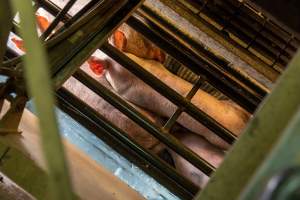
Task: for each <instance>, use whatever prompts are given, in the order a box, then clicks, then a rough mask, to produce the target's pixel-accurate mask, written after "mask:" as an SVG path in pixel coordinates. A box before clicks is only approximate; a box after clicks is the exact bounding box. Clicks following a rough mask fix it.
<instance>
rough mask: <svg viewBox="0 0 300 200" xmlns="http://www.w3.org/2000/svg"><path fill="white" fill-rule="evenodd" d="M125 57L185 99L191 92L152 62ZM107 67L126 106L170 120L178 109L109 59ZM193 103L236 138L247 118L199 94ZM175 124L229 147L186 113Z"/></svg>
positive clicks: (184, 82) (223, 104)
mask: <svg viewBox="0 0 300 200" xmlns="http://www.w3.org/2000/svg"><path fill="white" fill-rule="evenodd" d="M126 55H128V56H129V57H130V58H131V59H132V60H134V61H135V62H136V63H138V64H139V65H140V66H142V67H143V68H144V69H146V70H147V71H149V72H150V73H152V74H153V75H155V76H156V77H157V78H159V79H160V80H162V81H163V82H164V83H166V84H167V85H169V86H170V87H171V88H172V89H174V90H175V91H177V92H178V93H179V94H181V95H183V96H185V95H186V94H187V93H188V92H189V91H190V90H191V88H192V84H190V83H189V82H187V81H185V80H183V79H181V78H179V77H177V76H175V75H174V74H172V73H170V72H169V71H168V70H167V69H166V68H164V66H163V65H162V64H161V63H159V62H157V61H155V60H149V59H143V58H139V57H137V56H135V55H133V54H130V53H127V54H126ZM107 63H108V66H107V67H106V68H107V70H106V73H105V76H106V78H107V80H108V82H109V83H110V84H111V86H112V87H113V88H114V90H115V91H116V92H117V93H118V94H119V95H121V96H123V97H124V98H125V99H126V100H128V101H129V102H132V103H134V104H135V105H138V106H140V107H141V108H144V109H147V110H149V111H151V112H153V113H156V114H158V115H159V116H164V117H170V116H171V115H172V114H173V113H174V112H175V110H176V109H177V107H176V106H175V105H174V104H173V103H171V102H170V101H169V100H167V99H166V98H164V97H163V96H162V95H161V94H159V93H158V92H156V91H154V90H153V89H152V88H151V87H150V86H148V85H147V84H146V83H144V82H143V81H142V80H140V79H138V78H137V77H136V76H134V75H133V74H131V73H130V72H129V71H127V70H126V69H125V68H123V67H122V66H121V65H120V64H118V63H117V62H115V61H114V60H112V59H109V61H108V62H107ZM192 103H194V104H195V105H196V106H197V107H199V108H200V109H202V110H203V111H204V112H206V113H207V114H209V115H210V116H212V117H213V118H215V119H216V120H217V121H219V122H220V123H221V124H223V125H224V126H225V127H226V128H228V129H229V130H231V131H232V132H233V133H235V134H237V135H239V133H240V132H241V130H242V129H243V127H244V126H245V123H246V121H247V118H248V115H247V114H246V113H245V112H243V111H242V110H241V109H239V108H238V107H235V106H233V105H231V104H230V103H229V102H226V101H220V100H218V99H216V98H214V97H213V96H211V95H209V94H208V93H206V92H203V91H201V90H198V92H197V93H196V95H195V96H194V98H193V99H192ZM177 122H178V123H179V124H181V125H182V126H184V127H185V128H187V129H189V130H191V131H192V132H194V133H196V134H199V135H202V136H203V137H204V138H206V139H207V140H208V141H209V142H211V143H212V144H214V145H217V146H218V147H221V148H223V149H227V148H228V147H229V145H228V144H227V143H226V142H224V141H223V140H222V139H221V138H219V137H218V136H217V135H215V134H213V133H212V132H211V131H209V130H208V129H207V128H206V127H205V126H203V125H202V124H201V123H199V122H197V121H196V120H195V119H193V118H192V117H190V116H189V115H188V114H186V113H182V114H181V115H180V117H179V118H178V120H177Z"/></svg>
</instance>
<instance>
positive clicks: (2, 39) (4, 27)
mask: <svg viewBox="0 0 300 200" xmlns="http://www.w3.org/2000/svg"><path fill="white" fill-rule="evenodd" d="M11 19H12V15H11V9H10V4H9V2H8V0H2V1H0V24H1V26H0V67H1V66H2V61H3V57H4V55H5V51H6V42H7V38H8V35H9V31H10V29H11V26H12V21H11Z"/></svg>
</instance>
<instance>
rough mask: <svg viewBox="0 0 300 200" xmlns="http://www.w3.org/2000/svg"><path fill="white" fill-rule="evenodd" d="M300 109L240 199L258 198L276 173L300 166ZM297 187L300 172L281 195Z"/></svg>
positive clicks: (289, 192) (285, 194)
mask: <svg viewBox="0 0 300 200" xmlns="http://www.w3.org/2000/svg"><path fill="white" fill-rule="evenodd" d="M299 130H300V110H298V112H297V114H296V115H295V117H294V118H293V120H292V121H291V122H290V123H289V126H288V127H287V128H286V129H285V131H284V133H283V135H282V138H281V139H280V141H279V143H278V144H277V145H276V147H275V148H274V149H273V151H272V153H271V154H270V156H269V157H268V159H266V161H265V162H264V164H263V165H262V166H261V167H260V169H259V170H258V171H257V173H256V174H255V177H253V178H252V180H251V182H250V184H249V185H248V188H247V189H246V191H245V192H244V194H243V195H242V196H241V198H240V199H244V200H250V199H251V200H252V199H253V200H254V199H257V195H260V193H261V192H262V191H261V190H262V189H265V187H266V182H267V180H269V178H270V177H272V176H273V175H274V174H276V173H278V172H280V171H281V170H285V169H288V168H292V167H296V166H298V167H299V166H300V151H299V147H300V146H299V141H300V134H299ZM295 187H298V188H299V187H300V182H299V173H298V174H295V176H294V178H293V181H292V180H290V181H289V184H285V185H284V188H283V190H282V191H281V192H280V194H279V195H280V196H281V195H283V196H285V197H287V196H289V194H291V190H293V189H294V188H295ZM276 199H287V198H276Z"/></svg>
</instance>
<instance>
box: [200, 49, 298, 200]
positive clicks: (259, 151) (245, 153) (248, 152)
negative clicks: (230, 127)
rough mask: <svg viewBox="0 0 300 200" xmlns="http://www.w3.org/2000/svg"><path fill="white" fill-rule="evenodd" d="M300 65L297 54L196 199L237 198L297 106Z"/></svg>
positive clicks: (230, 199) (224, 199) (231, 199)
mask: <svg viewBox="0 0 300 200" xmlns="http://www.w3.org/2000/svg"><path fill="white" fill-rule="evenodd" d="M299 65H300V52H298V53H297V55H296V56H295V58H294V59H293V60H292V61H291V63H290V64H289V66H288V68H287V70H286V71H285V73H284V74H283V75H282V77H281V78H280V80H279V81H278V84H277V86H276V87H275V89H274V91H273V92H272V93H271V94H270V96H269V97H267V99H266V100H265V101H264V103H263V104H262V106H261V107H260V108H259V110H258V112H257V113H256V116H255V117H254V118H253V119H252V121H251V123H250V124H249V126H248V127H247V129H246V131H245V132H244V134H243V135H242V136H241V137H240V139H239V141H238V142H237V143H236V144H235V145H234V146H233V149H232V150H231V152H230V153H229V154H228V156H227V157H226V159H225V161H224V162H223V164H222V165H221V166H220V168H219V169H218V170H217V171H216V173H215V174H214V176H213V177H212V178H211V181H210V182H209V183H208V185H207V187H206V188H205V189H204V190H203V191H202V192H200V193H199V194H198V195H197V197H196V199H201V200H206V199H209V200H221V199H222V200H227V199H228V200H234V199H237V198H238V197H239V195H240V194H241V192H242V191H243V189H244V188H245V186H246V184H247V183H248V182H249V181H250V179H251V177H252V176H253V174H254V173H255V171H256V170H257V169H258V167H259V166H260V165H261V164H262V162H263V161H264V160H265V159H266V158H267V156H268V154H269V152H270V150H271V149H272V147H273V146H274V145H275V143H276V142H277V141H278V138H279V137H280V135H281V133H282V131H283V130H284V128H285V127H286V126H287V124H288V122H289V121H290V120H291V118H292V116H293V115H294V114H295V112H296V111H297V109H298V107H299V105H300V93H299V91H300V79H299V77H298V75H299V73H300V67H299ZM225 194H226V195H225Z"/></svg>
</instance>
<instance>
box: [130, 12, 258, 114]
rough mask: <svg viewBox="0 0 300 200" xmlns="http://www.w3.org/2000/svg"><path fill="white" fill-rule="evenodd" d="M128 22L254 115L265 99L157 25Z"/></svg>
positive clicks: (133, 19)
mask: <svg viewBox="0 0 300 200" xmlns="http://www.w3.org/2000/svg"><path fill="white" fill-rule="evenodd" d="M127 22H128V24H129V25H130V26H132V27H134V29H136V30H137V31H139V32H141V33H142V34H143V35H145V36H146V37H148V38H149V39H150V40H151V41H152V42H153V43H155V44H157V45H159V46H160V47H161V48H162V49H163V50H164V51H166V52H167V53H168V54H170V55H171V56H172V57H174V58H178V61H180V62H181V63H182V64H183V65H185V66H186V67H188V68H189V69H191V70H192V71H193V72H194V73H196V74H198V75H200V74H201V75H204V76H206V78H207V81H208V82H209V83H210V84H211V85H213V86H214V87H215V88H217V89H219V90H220V91H221V92H223V93H224V94H225V95H226V96H228V97H229V98H231V99H233V100H234V101H235V102H236V103H237V104H239V105H240V106H242V107H243V108H245V109H246V110H247V111H249V112H251V113H253V112H254V110H255V109H256V107H257V105H258V104H259V103H260V101H261V99H262V98H263V96H262V95H258V94H255V93H253V92H249V90H247V89H246V88H244V87H243V86H241V85H240V83H239V82H238V81H236V80H234V79H232V78H231V76H230V75H228V74H227V73H225V71H224V70H223V69H221V68H220V67H219V66H218V64H216V63H214V61H212V60H211V59H209V58H206V57H205V56H204V55H198V54H197V53H196V52H194V51H191V49H190V48H188V47H186V46H185V45H182V44H180V42H174V41H177V40H176V38H174V36H173V35H171V34H169V33H167V32H166V31H164V30H163V29H161V28H160V27H158V26H157V25H155V24H153V23H150V22H149V23H147V25H146V24H145V23H143V22H142V21H140V20H138V19H137V18H134V17H131V18H129V20H128V21H127ZM181 54H184V56H181V57H178V55H181Z"/></svg>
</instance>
